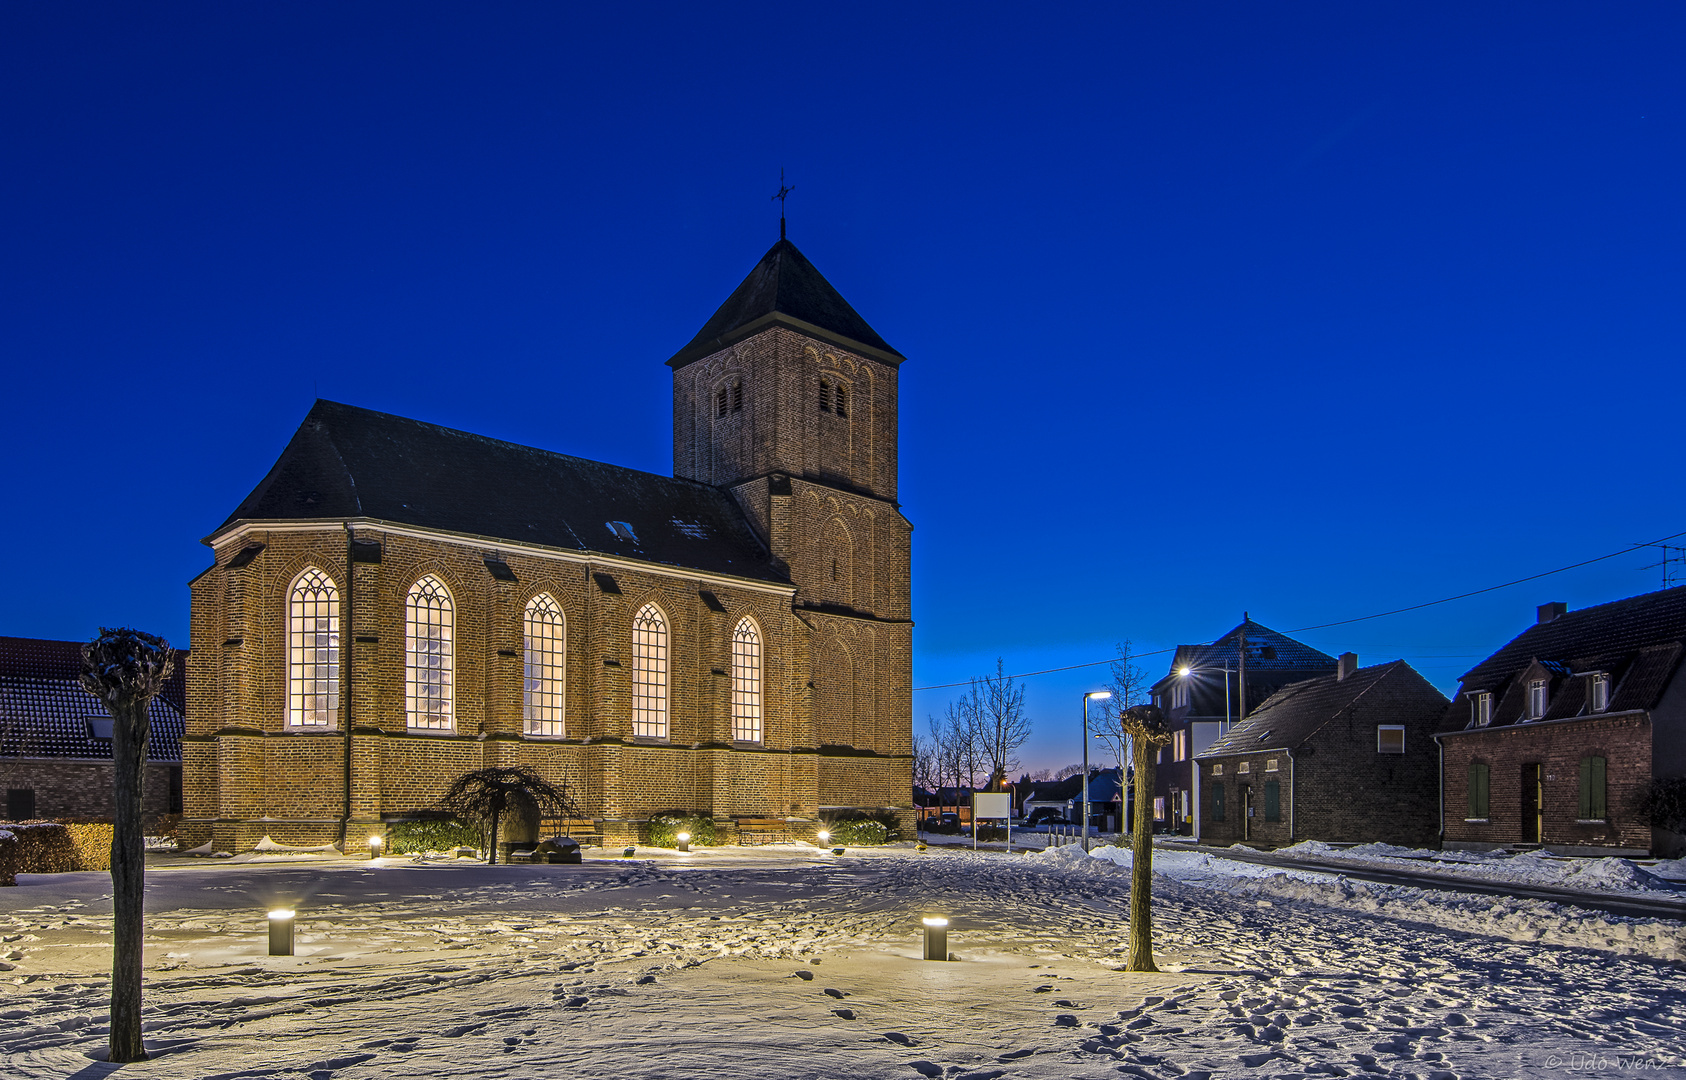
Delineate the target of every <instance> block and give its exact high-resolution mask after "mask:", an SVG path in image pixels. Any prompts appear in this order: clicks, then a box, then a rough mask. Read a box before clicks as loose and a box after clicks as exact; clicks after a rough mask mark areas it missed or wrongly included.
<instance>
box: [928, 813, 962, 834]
mask: <svg viewBox="0 0 1686 1080" xmlns="http://www.w3.org/2000/svg"><path fill="white" fill-rule="evenodd" d="M925 828H926V829H927V830H928V831H930V832H934V833H947V834H948V835H950V836H954V835H957V834H958V833H959V832H960V815H959V814H955V813H946V814H938V815H937V816H936V817H934V818H929V819H927V822H926V825H925Z"/></svg>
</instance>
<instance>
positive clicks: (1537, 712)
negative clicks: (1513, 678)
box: [1528, 679, 1546, 720]
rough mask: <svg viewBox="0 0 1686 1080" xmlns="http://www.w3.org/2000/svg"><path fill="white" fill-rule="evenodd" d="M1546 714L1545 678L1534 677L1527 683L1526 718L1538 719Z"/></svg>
mask: <svg viewBox="0 0 1686 1080" xmlns="http://www.w3.org/2000/svg"><path fill="white" fill-rule="evenodd" d="M1545 714H1546V680H1544V679H1534V680H1533V681H1532V682H1530V683H1529V684H1528V719H1530V720H1538V719H1539V718H1540V717H1542V716H1544V715H1545Z"/></svg>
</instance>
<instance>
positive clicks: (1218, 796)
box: [1212, 784, 1224, 821]
mask: <svg viewBox="0 0 1686 1080" xmlns="http://www.w3.org/2000/svg"><path fill="white" fill-rule="evenodd" d="M1223 819H1224V786H1223V785H1222V784H1214V785H1212V820H1213V821H1222V820H1223Z"/></svg>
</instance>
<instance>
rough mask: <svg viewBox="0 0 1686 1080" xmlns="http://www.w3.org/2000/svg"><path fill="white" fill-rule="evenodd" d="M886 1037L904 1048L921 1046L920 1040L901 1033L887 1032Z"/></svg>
mask: <svg viewBox="0 0 1686 1080" xmlns="http://www.w3.org/2000/svg"><path fill="white" fill-rule="evenodd" d="M884 1037H885V1038H886V1039H889V1040H890V1041H891V1042H893V1043H900V1044H901V1045H903V1046H918V1045H919V1040H918V1039H915V1038H914V1037H913V1036H911V1035H904V1034H902V1033H901V1032H899V1031H886V1032H885V1033H884Z"/></svg>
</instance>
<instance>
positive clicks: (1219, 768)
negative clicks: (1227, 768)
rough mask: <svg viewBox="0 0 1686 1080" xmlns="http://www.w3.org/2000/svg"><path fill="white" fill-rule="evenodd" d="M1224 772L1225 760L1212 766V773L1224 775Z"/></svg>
mask: <svg viewBox="0 0 1686 1080" xmlns="http://www.w3.org/2000/svg"><path fill="white" fill-rule="evenodd" d="M1223 774H1224V763H1223V762H1221V761H1220V762H1218V763H1217V764H1216V765H1213V766H1212V775H1213V776H1222V775H1223Z"/></svg>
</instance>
